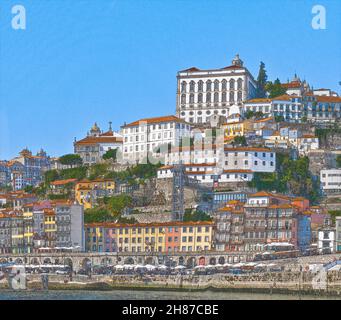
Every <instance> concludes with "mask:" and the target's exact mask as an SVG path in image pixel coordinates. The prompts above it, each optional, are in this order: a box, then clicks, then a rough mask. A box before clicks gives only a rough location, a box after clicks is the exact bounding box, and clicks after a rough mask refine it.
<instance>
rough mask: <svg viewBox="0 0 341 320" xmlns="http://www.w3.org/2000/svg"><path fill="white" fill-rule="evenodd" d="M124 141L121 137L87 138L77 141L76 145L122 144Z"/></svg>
mask: <svg viewBox="0 0 341 320" xmlns="http://www.w3.org/2000/svg"><path fill="white" fill-rule="evenodd" d="M122 142H123V139H122V138H120V137H110V136H109V137H108V136H99V137H86V138H84V139H82V140H79V141H76V144H97V143H122Z"/></svg>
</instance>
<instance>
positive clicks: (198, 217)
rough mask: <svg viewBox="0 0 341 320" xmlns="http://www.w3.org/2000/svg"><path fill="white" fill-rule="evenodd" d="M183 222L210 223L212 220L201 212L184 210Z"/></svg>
mask: <svg viewBox="0 0 341 320" xmlns="http://www.w3.org/2000/svg"><path fill="white" fill-rule="evenodd" d="M184 221H186V222H187V221H212V218H211V217H210V216H209V215H208V214H207V213H205V212H203V211H194V212H192V210H186V211H185V214H184Z"/></svg>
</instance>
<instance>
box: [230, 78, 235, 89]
mask: <svg viewBox="0 0 341 320" xmlns="http://www.w3.org/2000/svg"><path fill="white" fill-rule="evenodd" d="M234 84H235V80H234V79H231V80H230V90H234Z"/></svg>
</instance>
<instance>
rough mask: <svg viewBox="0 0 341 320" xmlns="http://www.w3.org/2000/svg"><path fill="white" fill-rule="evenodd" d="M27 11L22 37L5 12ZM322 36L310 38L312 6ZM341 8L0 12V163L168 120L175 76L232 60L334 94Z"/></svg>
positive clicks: (287, 0) (186, 5)
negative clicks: (126, 125)
mask: <svg viewBox="0 0 341 320" xmlns="http://www.w3.org/2000/svg"><path fill="white" fill-rule="evenodd" d="M18 3H19V4H22V5H24V6H25V8H26V11H27V12H26V14H27V29H26V30H25V31H15V30H13V29H12V28H11V19H12V14H11V7H12V6H13V5H15V4H18ZM315 4H321V5H324V6H325V8H326V10H327V29H326V30H313V29H312V27H311V20H312V18H313V15H312V13H311V9H312V7H313V5H315ZM340 34H341V1H339V0H333V1H332V0H330V1H323V0H319V1H308V0H307V1H305V0H276V1H273V0H260V1H256V0H235V1H234V0H205V1H204V0H181V1H180V0H178V1H176V0H172V1H171V0H151V1H147V0H82V1H81V0H21V1H19V0H13V1H12V0H2V1H1V3H0V135H1V139H0V159H6V158H10V157H13V156H15V155H16V154H17V152H18V151H20V149H22V148H24V147H26V146H27V147H29V148H30V149H32V151H34V152H36V151H37V150H38V149H39V148H40V147H43V148H44V149H46V150H47V152H48V153H49V154H51V155H54V156H56V155H62V154H65V153H69V152H72V151H73V146H72V143H73V139H74V137H77V138H82V137H83V136H84V135H85V134H86V132H87V130H88V129H89V128H90V126H91V125H92V124H93V122H95V121H97V123H98V124H99V125H100V126H101V128H102V129H107V127H108V122H109V121H112V122H113V126H114V128H116V129H118V128H119V126H120V125H122V124H123V122H124V121H126V122H130V121H133V120H137V119H139V118H143V117H149V116H159V115H166V114H173V113H174V112H175V93H176V73H177V71H178V70H181V69H184V68H188V67H191V66H197V67H199V68H220V67H224V66H227V65H229V64H230V62H231V60H232V58H233V56H234V55H235V54H236V53H239V54H240V56H241V58H242V59H243V60H244V63H245V64H246V66H247V67H248V68H249V70H250V71H251V72H252V73H253V74H254V75H255V77H256V76H257V72H258V67H259V62H260V61H264V62H265V64H266V68H267V71H268V76H269V78H270V79H274V78H276V77H279V78H280V79H281V80H282V81H286V80H287V79H288V78H292V76H293V74H294V73H295V72H297V73H298V75H299V76H300V77H301V78H306V79H307V80H308V81H309V82H310V83H311V84H312V85H313V86H314V87H316V88H317V87H330V88H332V89H334V90H338V91H340V86H339V85H338V81H341V39H340Z"/></svg>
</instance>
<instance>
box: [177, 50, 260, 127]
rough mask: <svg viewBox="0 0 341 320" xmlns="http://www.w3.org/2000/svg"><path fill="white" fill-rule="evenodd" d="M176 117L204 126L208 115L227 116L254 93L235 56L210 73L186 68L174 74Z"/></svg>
mask: <svg viewBox="0 0 341 320" xmlns="http://www.w3.org/2000/svg"><path fill="white" fill-rule="evenodd" d="M177 82H178V83H177V101H176V114H177V116H178V117H180V118H181V119H184V120H185V121H186V122H189V123H196V124H200V123H205V122H207V121H208V120H209V118H210V117H211V116H212V115H223V116H228V115H229V109H230V107H231V106H235V105H239V106H241V104H242V102H243V101H246V100H249V99H252V98H254V97H255V93H256V82H255V80H254V78H253V76H252V75H251V73H250V72H249V70H248V69H247V68H245V67H244V65H243V61H242V60H241V59H240V58H239V55H236V57H235V58H234V59H233V61H232V65H231V66H228V67H225V68H221V69H212V70H200V69H198V68H194V67H193V68H190V69H186V70H182V71H180V72H178V75H177Z"/></svg>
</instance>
